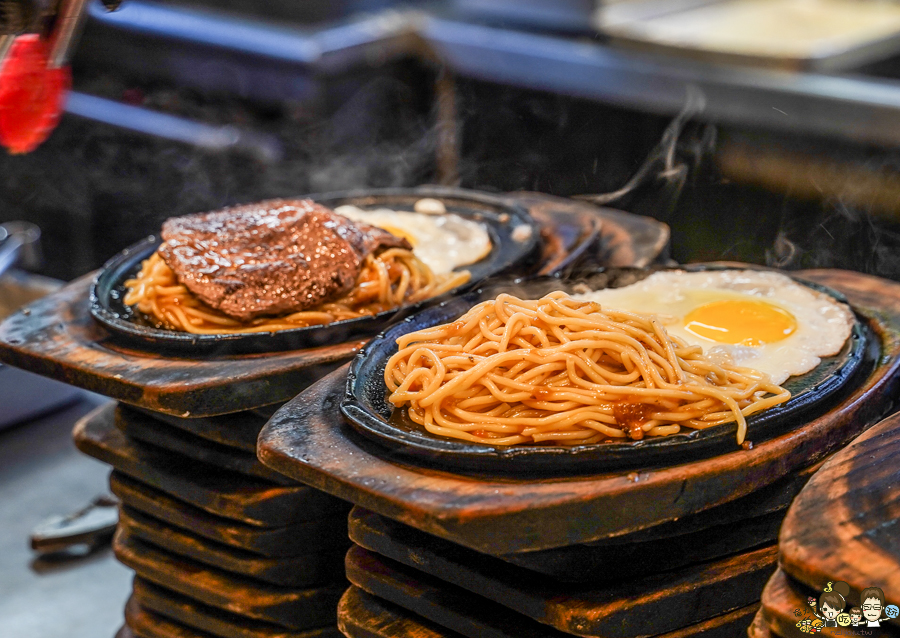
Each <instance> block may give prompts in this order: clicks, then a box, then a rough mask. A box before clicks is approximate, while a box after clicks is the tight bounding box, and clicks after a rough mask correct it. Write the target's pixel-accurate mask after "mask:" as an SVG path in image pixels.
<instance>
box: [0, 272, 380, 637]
mask: <svg viewBox="0 0 900 638" xmlns="http://www.w3.org/2000/svg"><path fill="white" fill-rule="evenodd" d="M89 286H90V279H89V278H84V279H81V280H79V281H76V282H74V283H72V284H70V285H68V286H67V287H65V288H63V289H62V290H61V291H60V292H58V293H55V294H53V295H51V296H49V297H46V298H45V299H43V300H41V301H38V302H36V303H35V304H33V305H32V306H30V307H28V308H27V309H26V310H25V311H24V312H21V313H19V314H17V315H14V316H13V317H11V318H10V320H8V321H7V322H6V323H4V324H3V325H2V326H0V341H2V342H3V345H2V347H0V349H2V351H3V356H4V358H5V359H6V360H7V361H11V362H13V363H15V364H16V365H18V366H20V367H23V368H27V369H30V370H34V371H36V372H41V373H43V374H46V375H47V376H52V377H54V378H57V379H60V380H65V381H68V382H70V383H73V384H76V385H79V386H81V387H84V388H87V389H89V390H93V391H95V392H99V393H101V394H105V395H106V396H109V397H112V398H114V399H118V400H119V401H120V402H119V403H110V404H108V405H105V406H102V407H100V408H98V409H97V410H95V411H94V412H93V413H91V414H89V415H88V416H86V417H85V418H84V419H82V420H81V421H79V423H78V424H77V425H76V428H75V433H74V436H75V442H76V444H77V446H78V447H79V448H80V449H81V450H82V451H83V452H85V453H86V454H89V455H90V456H93V457H95V458H97V459H100V460H101V461H104V462H106V463H109V464H110V465H112V466H113V472H112V474H111V476H110V487H111V489H112V491H113V492H114V493H115V494H116V496H117V497H118V498H119V501H120V524H119V527H118V530H117V532H116V535H115V538H114V550H115V554H116V556H117V557H118V559H119V560H120V561H121V562H122V563H124V564H125V565H127V566H128V567H130V568H132V569H133V570H134V571H135V580H134V590H133V594H132V596H131V599H130V601H129V603H128V606H127V608H126V610H125V621H126V624H125V627H123V629H122V631H121V635H122V636H123V637H125V636H136V637H139V638H175V637H178V638H211V637H217V638H238V637H241V638H248V637H249V638H263V637H265V638H272V637H276V636H277V637H280V638H285V637H292V638H297V637H302V638H333V637H334V636H337V635H338V633H337V630H336V629H335V618H336V606H337V602H338V599H339V598H340V595H341V594H342V593H343V591H344V590H345V589H346V586H347V585H346V580H345V579H344V574H343V556H344V554H345V552H346V549H347V547H348V546H349V542H348V541H347V512H348V511H349V506H348V505H347V504H346V503H344V502H342V501H340V500H338V499H336V498H334V497H332V496H329V495H327V494H325V493H323V492H321V491H318V490H315V489H313V488H310V487H306V486H304V485H300V484H298V483H297V482H296V481H292V480H290V479H287V478H286V477H284V476H283V475H280V474H278V473H276V472H273V471H272V470H270V469H268V468H266V467H264V466H263V465H262V464H261V463H259V461H258V460H257V459H256V454H255V452H256V438H257V435H258V434H259V431H260V429H261V428H262V426H263V424H264V423H265V422H266V419H267V413H266V409H265V408H264V406H265V405H268V404H272V403H280V402H283V401H285V400H286V399H288V398H290V397H292V396H294V395H295V394H296V393H297V392H298V391H299V390H301V389H303V388H304V387H306V386H307V385H308V384H309V382H310V381H311V380H313V379H315V378H317V377H319V376H321V375H322V374H324V373H325V372H327V371H328V370H330V369H333V368H334V367H336V366H337V365H340V363H341V362H343V361H346V360H347V359H348V358H349V357H350V356H351V355H352V354H353V353H354V352H356V351H357V349H358V348H359V347H360V346H361V345H362V343H361V342H352V343H345V344H338V345H334V346H325V347H320V348H314V349H310V350H304V351H302V352H296V351H295V352H290V353H284V352H282V353H272V354H256V355H222V356H215V355H210V356H204V357H202V358H194V359H191V358H186V357H167V356H165V355H162V354H151V353H145V352H139V351H135V350H132V349H128V348H125V347H121V346H119V345H117V344H116V343H114V342H112V341H111V340H110V339H109V337H108V335H107V333H106V332H105V331H104V330H103V329H102V328H101V327H100V326H99V325H98V324H96V323H95V322H94V321H93V320H92V318H91V316H90V314H89V310H88V304H87V303H86V300H87V297H88V290H89ZM269 411H271V410H269Z"/></svg>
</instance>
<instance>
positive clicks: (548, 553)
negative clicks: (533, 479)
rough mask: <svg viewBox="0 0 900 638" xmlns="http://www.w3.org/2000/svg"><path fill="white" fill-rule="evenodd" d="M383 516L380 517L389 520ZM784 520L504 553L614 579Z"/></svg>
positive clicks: (705, 555)
mask: <svg viewBox="0 0 900 638" xmlns="http://www.w3.org/2000/svg"><path fill="white" fill-rule="evenodd" d="M372 516H378V515H377V514H373V515H372ZM379 518H380V520H381V521H387V520H388V519H385V518H383V517H379ZM783 520H784V510H782V511H778V512H772V513H771V514H764V515H763V516H757V517H754V518H748V519H744V520H742V521H738V522H737V523H726V524H725V525H717V526H715V527H709V528H706V529H702V530H699V531H696V532H690V533H687V534H681V535H679V536H671V537H669V538H664V539H660V540H656V541H643V542H636V543H620V544H616V545H605V546H599V547H595V546H591V545H572V546H570V547H559V548H557V549H548V550H543V551H540V552H528V553H524V554H506V556H504V557H503V558H504V560H507V561H509V562H510V563H513V564H515V565H518V566H520V567H524V568H525V569H528V570H530V571H535V572H539V573H541V574H546V575H548V576H551V577H553V578H555V579H557V580H559V581H562V582H594V583H602V582H614V581H617V580H620V579H621V578H626V577H627V578H632V577H637V576H645V575H649V574H655V573H658V572H661V571H668V570H671V569H678V568H681V567H685V566H688V565H693V564H696V563H700V562H703V561H708V560H714V559H717V558H722V557H724V556H728V555H730V554H734V553H736V552H742V551H745V550H748V549H751V548H753V547H760V546H762V545H771V544H773V543H775V541H776V540H777V538H778V529H779V528H780V527H781V522H782V521H783ZM394 524H395V525H397V526H399V525H400V524H399V523H394ZM407 529H411V528H407ZM431 538H434V537H431Z"/></svg>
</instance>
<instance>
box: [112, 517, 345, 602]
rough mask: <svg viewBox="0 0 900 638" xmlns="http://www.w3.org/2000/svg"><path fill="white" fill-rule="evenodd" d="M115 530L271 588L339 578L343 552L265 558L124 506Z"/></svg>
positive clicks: (328, 581) (331, 580) (340, 576)
mask: <svg viewBox="0 0 900 638" xmlns="http://www.w3.org/2000/svg"><path fill="white" fill-rule="evenodd" d="M119 527H121V528H123V529H124V530H125V531H126V532H127V534H128V535H129V536H132V537H134V538H138V539H140V540H142V541H145V542H147V543H149V544H151V545H155V546H157V547H160V548H162V549H164V550H167V551H169V552H172V553H173V554H177V555H179V556H183V557H185V558H189V559H191V560H195V561H197V562H200V563H203V564H204V565H209V566H210V567H215V568H218V569H221V570H223V571H226V572H230V573H233V574H237V575H238V576H246V577H248V578H254V579H257V580H261V581H263V582H266V583H271V584H273V585H282V586H284V587H310V586H313V585H319V584H322V583H330V582H335V581H339V580H341V579H342V578H343V564H344V554H345V553H346V551H344V550H343V549H342V548H337V549H335V548H332V549H329V550H325V551H321V552H316V551H310V552H309V553H307V554H301V555H298V556H287V557H285V556H281V557H278V558H268V557H265V556H260V555H259V554H254V553H252V552H247V551H244V550H239V549H235V548H233V547H228V546H227V545H221V544H219V543H216V542H213V541H210V540H208V539H205V538H202V537H200V536H197V535H195V534H192V533H190V532H188V531H186V530H179V529H176V528H174V527H172V526H170V525H166V524H165V523H163V522H162V521H159V520H158V519H155V518H152V517H150V516H147V515H145V514H141V513H140V512H138V511H135V510H133V509H131V508H129V507H128V506H127V505H121V506H120V514H119Z"/></svg>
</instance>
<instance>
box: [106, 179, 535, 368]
mask: <svg viewBox="0 0 900 638" xmlns="http://www.w3.org/2000/svg"><path fill="white" fill-rule="evenodd" d="M424 197H431V198H435V199H440V200H441V201H442V202H444V205H445V206H446V207H447V211H448V212H451V213H455V214H457V215H459V216H460V217H464V218H466V219H472V220H475V221H479V222H481V223H483V224H485V225H486V226H487V229H488V232H489V233H490V236H491V242H492V244H493V246H492V248H491V252H490V253H489V254H488V255H487V256H486V257H485V258H484V259H482V260H481V261H479V262H477V263H475V264H471V265H469V266H465V268H466V269H467V270H468V271H469V272H470V273H471V274H472V277H471V280H470V281H469V282H468V283H467V284H465V285H464V286H461V287H459V288H457V289H456V290H453V291H450V292H448V293H446V294H445V295H442V296H441V297H438V298H435V299H428V300H425V301H421V302H419V303H416V304H412V305H408V306H404V307H401V308H399V309H396V310H388V311H385V312H381V313H379V314H377V315H373V316H370V317H359V318H357V319H347V320H344V321H336V322H334V323H331V324H327V325H323V326H309V327H306V328H296V329H293V330H281V331H277V332H264V333H249V334H220V335H194V334H190V333H186V332H177V331H174V330H165V329H160V328H156V327H153V326H152V325H150V324H149V322H147V321H146V320H145V319H143V318H142V317H141V316H140V315H139V314H136V313H135V312H134V311H133V310H132V309H131V308H130V307H128V306H126V305H125V304H124V303H123V299H124V297H125V285H124V282H125V281H126V280H128V279H130V278H131V277H133V276H134V275H135V274H136V273H137V272H138V270H139V269H140V265H141V262H142V261H143V260H144V259H146V258H148V257H149V256H150V255H152V254H153V252H154V251H155V250H156V247H157V246H158V245H159V243H160V240H159V239H158V238H156V237H148V238H147V239H145V240H143V241H141V242H138V243H137V244H135V245H133V246H131V247H129V248H127V249H125V250H124V251H122V252H121V253H119V254H118V255H116V256H115V257H113V258H112V259H111V260H109V261H108V262H107V263H106V264H105V265H104V267H103V270H102V271H101V273H100V275H99V276H98V277H97V280H96V281H95V282H94V285H93V287H92V288H91V314H92V315H93V316H94V318H95V319H96V320H97V321H99V322H100V323H102V324H103V325H104V326H105V327H106V328H108V329H109V330H110V332H111V334H112V335H113V336H114V337H115V338H119V339H122V340H124V341H126V342H127V343H128V344H129V345H133V346H136V347H139V348H144V349H148V350H152V351H158V352H167V353H174V354H182V355H197V354H208V353H215V354H236V353H254V352H273V351H278V350H296V349H301V348H309V347H314V346H320V345H324V344H328V343H344V342H346V341H349V340H351V339H354V338H360V337H366V336H371V335H373V334H375V333H376V332H378V331H379V330H381V329H383V328H384V326H385V325H387V324H389V323H391V322H393V321H397V320H399V319H402V318H403V317H405V316H407V315H409V314H411V313H413V312H416V311H418V310H421V309H423V308H425V307H426V306H430V305H433V304H435V303H437V302H439V301H441V300H445V299H448V298H450V297H452V295H454V294H457V293H459V292H460V291H462V290H468V289H470V288H472V287H473V286H476V285H478V284H479V283H480V282H482V281H483V280H484V279H486V278H488V277H491V276H494V275H497V274H498V273H502V272H505V271H508V270H510V269H512V268H514V267H517V266H520V265H522V264H523V263H528V262H530V260H532V259H535V258H537V256H538V255H537V251H538V248H539V239H540V229H539V227H538V225H537V224H536V222H535V221H534V220H533V219H532V218H531V216H530V215H529V214H528V212H527V211H526V210H525V209H524V208H523V207H521V206H520V205H518V204H516V203H515V201H514V200H512V199H509V198H504V197H497V196H492V195H487V194H484V193H479V192H475V191H465V190H462V189H454V188H439V187H436V188H419V189H388V190H370V191H358V192H350V193H337V194H327V195H313V196H311V198H312V199H314V200H315V201H317V202H319V203H320V204H324V205H325V206H329V207H331V208H334V207H336V206H340V205H342V204H352V205H355V206H359V207H360V208H375V207H379V208H380V207H385V208H393V209H396V210H406V211H412V210H413V205H414V204H415V203H416V201H418V200H420V199H422V198H424ZM522 227H524V228H525V229H526V230H525V231H524V232H523V231H522V230H519V231H518V232H516V229H521V228H522ZM514 233H515V235H514Z"/></svg>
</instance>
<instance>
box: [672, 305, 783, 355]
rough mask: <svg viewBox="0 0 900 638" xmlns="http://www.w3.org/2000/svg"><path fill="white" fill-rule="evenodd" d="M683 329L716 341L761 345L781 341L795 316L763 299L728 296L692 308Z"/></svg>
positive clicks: (741, 344) (742, 344) (740, 344)
mask: <svg viewBox="0 0 900 638" xmlns="http://www.w3.org/2000/svg"><path fill="white" fill-rule="evenodd" d="M684 320H685V325H684V327H685V329H686V330H687V331H688V332H690V333H693V334H695V335H697V336H698V337H704V338H706V339H711V340H713V341H718V342H719V343H731V344H734V345H739V346H762V345H764V344H767V343H774V342H776V341H781V340H782V339H784V338H785V337H787V336H788V335H790V334H791V333H792V332H794V331H795V330H796V329H797V320H796V319H794V316H793V315H792V314H791V313H789V312H787V311H786V310H782V309H781V308H779V307H777V306H773V305H772V304H770V303H766V302H765V301H745V300H742V299H727V300H723V301H714V302H712V303H708V304H705V305H703V306H699V307H697V308H694V309H693V310H692V311H691V312H690V313H688V315H687V316H686V317H685V318H684Z"/></svg>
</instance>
